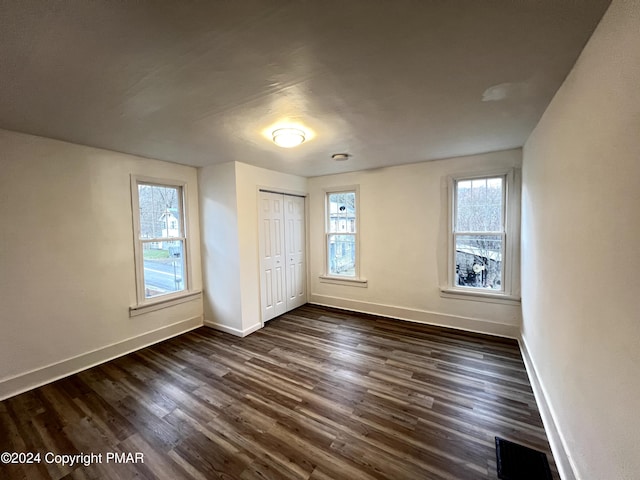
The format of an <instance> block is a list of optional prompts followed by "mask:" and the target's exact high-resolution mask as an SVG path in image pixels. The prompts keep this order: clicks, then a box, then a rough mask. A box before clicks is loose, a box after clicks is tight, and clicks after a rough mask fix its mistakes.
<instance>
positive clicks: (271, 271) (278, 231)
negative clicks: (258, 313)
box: [258, 192, 287, 321]
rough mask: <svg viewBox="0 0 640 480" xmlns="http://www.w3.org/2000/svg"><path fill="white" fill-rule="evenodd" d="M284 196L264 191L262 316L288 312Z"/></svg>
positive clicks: (261, 244)
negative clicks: (284, 243) (285, 277)
mask: <svg viewBox="0 0 640 480" xmlns="http://www.w3.org/2000/svg"><path fill="white" fill-rule="evenodd" d="M283 206H284V199H283V197H282V195H278V194H274V193H267V192H260V212H259V213H260V221H259V225H260V228H259V232H258V234H259V243H260V246H259V250H260V284H261V289H260V296H261V305H262V320H263V321H267V320H271V319H272V318H274V317H277V316H278V315H281V314H283V313H284V312H286V309H287V302H286V298H287V297H286V291H285V279H284V276H285V257H284V256H283V254H284V246H283V240H284V217H283Z"/></svg>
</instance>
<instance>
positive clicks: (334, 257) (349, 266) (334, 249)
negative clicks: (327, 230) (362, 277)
mask: <svg viewBox="0 0 640 480" xmlns="http://www.w3.org/2000/svg"><path fill="white" fill-rule="evenodd" d="M328 237H329V244H328V245H327V248H328V252H329V274H330V275H342V276H345V277H355V275H356V237H355V235H329V236H328Z"/></svg>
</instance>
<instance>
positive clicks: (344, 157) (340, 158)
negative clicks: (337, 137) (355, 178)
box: [331, 153, 351, 162]
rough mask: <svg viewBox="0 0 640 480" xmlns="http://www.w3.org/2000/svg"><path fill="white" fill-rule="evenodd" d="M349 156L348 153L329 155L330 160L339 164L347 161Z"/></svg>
mask: <svg viewBox="0 0 640 480" xmlns="http://www.w3.org/2000/svg"><path fill="white" fill-rule="evenodd" d="M350 156H351V155H349V154H348V153H334V154H333V155H331V158H332V159H333V160H337V161H339V162H342V161H344V160H349V157H350Z"/></svg>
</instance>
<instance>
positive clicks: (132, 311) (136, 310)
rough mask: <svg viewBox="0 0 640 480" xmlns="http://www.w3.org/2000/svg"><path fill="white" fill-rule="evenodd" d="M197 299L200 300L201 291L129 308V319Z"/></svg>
mask: <svg viewBox="0 0 640 480" xmlns="http://www.w3.org/2000/svg"><path fill="white" fill-rule="evenodd" d="M199 298H202V291H201V290H200V291H197V292H186V293H184V294H182V295H180V296H176V297H171V298H165V299H162V300H156V301H153V302H149V303H144V304H141V305H136V306H133V307H129V317H137V316H138V315H143V314H145V313H149V312H155V311H156V310H161V309H163V308H167V307H172V306H174V305H179V304H181V303H186V302H190V301H191V300H197V299H199Z"/></svg>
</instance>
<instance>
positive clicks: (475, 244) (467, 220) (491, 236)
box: [453, 176, 506, 291]
mask: <svg viewBox="0 0 640 480" xmlns="http://www.w3.org/2000/svg"><path fill="white" fill-rule="evenodd" d="M454 195H455V198H454V209H455V211H454V227H453V243H454V245H455V258H454V264H455V279H454V286H457V287H469V288H481V289H490V290H497V291H504V278H503V277H504V261H503V258H504V251H505V239H506V231H505V177H504V176H499V177H487V178H472V179H464V180H456V181H455V188H454Z"/></svg>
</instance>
